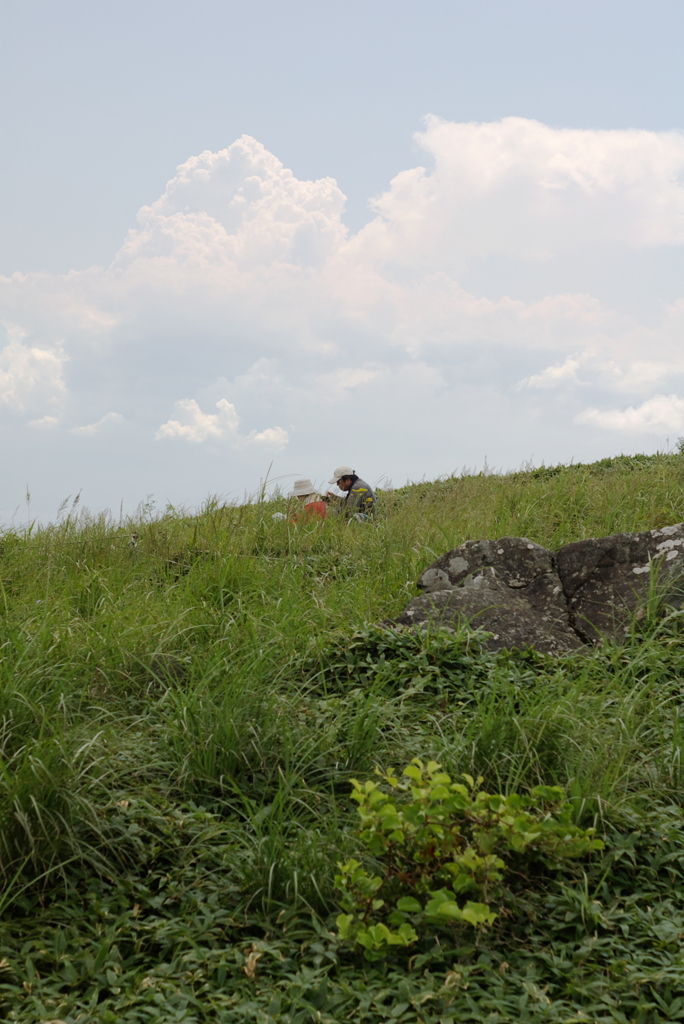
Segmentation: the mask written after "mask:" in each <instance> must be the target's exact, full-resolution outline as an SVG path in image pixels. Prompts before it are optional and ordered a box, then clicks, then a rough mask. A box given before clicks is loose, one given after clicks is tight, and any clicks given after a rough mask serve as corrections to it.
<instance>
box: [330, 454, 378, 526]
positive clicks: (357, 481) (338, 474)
mask: <svg viewBox="0 0 684 1024" xmlns="http://www.w3.org/2000/svg"><path fill="white" fill-rule="evenodd" d="M329 482H330V483H331V484H337V486H338V487H339V488H340V490H341V491H346V494H345V496H344V498H343V500H342V502H341V504H340V512H341V513H342V514H343V515H347V516H351V515H364V516H368V517H369V518H372V517H374V516H375V494H374V493H373V488H372V487H371V485H370V484H368V483H366V481H365V480H362V479H361V477H360V476H358V474H357V473H356V472H355V471H354V470H353V469H352V468H351V466H338V467H337V469H336V470H335V472H334V474H333V476H332V477H331V479H330V481H329ZM328 494H329V495H330V497H335V495H334V494H332V492H331V491H328Z"/></svg>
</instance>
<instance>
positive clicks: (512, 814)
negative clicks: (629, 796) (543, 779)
mask: <svg viewBox="0 0 684 1024" xmlns="http://www.w3.org/2000/svg"><path fill="white" fill-rule="evenodd" d="M379 774H381V777H382V780H383V782H384V783H385V784H386V786H387V787H389V792H387V791H386V789H384V788H383V787H382V784H381V783H378V782H373V781H372V780H368V781H366V782H364V783H360V782H357V781H356V780H353V787H354V789H353V792H352V799H354V800H356V802H357V803H358V805H359V806H358V812H359V816H360V818H361V826H362V827H361V831H360V836H359V838H360V839H361V842H362V843H363V844H364V846H365V847H366V849H367V850H368V852H369V853H370V854H371V856H372V857H373V858H374V859H375V860H376V861H378V862H380V864H381V865H382V869H383V873H382V874H373V873H372V872H370V871H368V870H367V869H366V868H365V867H363V865H362V864H361V863H360V862H359V861H358V860H355V859H351V860H348V861H346V863H343V864H340V865H339V867H340V874H339V875H337V876H336V878H335V885H336V888H337V889H339V890H340V892H341V893H342V904H343V907H344V909H345V910H346V911H347V913H343V914H340V915H339V917H338V918H337V926H338V928H339V934H340V937H341V938H342V939H346V940H350V941H351V942H353V943H357V944H359V945H361V946H363V948H364V950H365V952H366V955H368V956H369V957H370V958H374V957H376V956H378V955H383V954H384V953H386V952H387V950H388V948H389V947H390V946H409V945H411V944H412V943H414V942H416V941H417V940H418V938H419V937H420V935H421V934H424V933H426V931H427V932H429V931H430V930H434V929H435V928H437V929H440V928H443V927H449V926H453V925H463V924H466V925H470V926H472V927H475V928H483V927H485V926H487V925H490V924H492V923H493V922H494V920H495V919H496V917H497V916H498V914H497V912H496V911H494V910H492V907H491V902H492V901H493V900H498V901H499V902H501V900H502V897H503V896H504V891H503V887H502V885H501V882H502V880H503V878H504V874H505V873H506V871H507V870H509V868H510V867H511V863H507V861H506V860H504V859H503V857H504V856H507V857H508V858H509V861H512V860H514V859H516V858H517V859H518V860H520V859H521V858H524V859H525V860H527V861H529V860H541V861H542V862H543V863H544V864H545V865H547V866H549V867H552V868H556V867H559V866H560V865H561V863H562V862H563V861H565V860H568V859H569V858H574V857H580V856H582V855H583V854H585V853H588V852H589V851H591V850H600V849H603V843H602V842H601V840H600V839H595V838H593V836H594V829H581V828H579V827H577V826H576V825H573V824H572V808H571V805H570V804H569V803H567V802H565V801H564V798H563V790H562V789H560V788H559V787H557V786H537V787H536V788H534V789H533V790H532V791H531V793H530V795H529V796H528V797H524V796H520V795H519V794H517V793H512V794H510V795H509V796H504V795H502V794H491V793H485V792H483V791H482V790H480V789H479V788H478V787H479V785H480V783H481V782H482V779H478V780H477V782H476V781H475V780H474V779H473V778H472V777H471V776H469V775H464V776H463V778H464V779H465V783H466V785H464V784H463V783H462V782H452V780H451V777H450V776H449V775H447V774H446V773H445V772H443V771H441V770H440V765H438V764H437V762H436V761H429V762H428V763H427V765H424V764H423V762H422V761H420V760H419V759H418V758H414V759H413V761H412V762H411V764H409V765H408V767H406V768H405V769H404V772H403V777H402V779H401V780H399V779H398V778H396V777H395V776H394V775H392V774H390V773H387V774H382V773H379ZM395 794H396V795H395ZM397 798H398V799H397ZM471 893H473V894H475V895H478V896H481V897H482V899H483V900H484V901H485V902H474V901H472V900H467V901H466V902H465V903H464V902H463V896H465V895H467V894H471Z"/></svg>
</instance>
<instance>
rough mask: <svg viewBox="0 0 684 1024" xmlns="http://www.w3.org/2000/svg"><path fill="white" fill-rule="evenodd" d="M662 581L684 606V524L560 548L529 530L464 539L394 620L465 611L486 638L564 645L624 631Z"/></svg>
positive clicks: (448, 619) (448, 618)
mask: <svg viewBox="0 0 684 1024" xmlns="http://www.w3.org/2000/svg"><path fill="white" fill-rule="evenodd" d="M653 585H655V587H656V590H657V593H658V596H659V597H660V598H661V599H662V600H664V601H665V602H666V603H667V604H669V605H673V606H675V607H684V524H681V523H680V524H678V525H677V526H665V527H663V528H662V529H660V530H649V531H648V532H645V533H619V534H614V535H613V536H611V537H601V538H598V539H596V540H583V541H579V542H577V543H576V544H568V545H566V547H564V548H561V550H560V551H559V552H558V554H557V555H554V554H553V553H552V552H551V551H548V550H547V549H546V548H543V547H541V546H540V545H539V544H534V543H533V542H532V541H530V540H527V538H526V537H502V538H500V539H499V540H494V541H492V540H481V541H467V542H466V543H465V544H461V546H460V547H458V548H455V549H454V550H453V551H448V552H447V553H446V554H445V555H442V556H441V557H440V558H438V559H437V560H436V561H435V562H433V563H432V565H429V566H428V567H427V569H425V570H424V571H423V572H422V573H421V575H420V577H419V579H418V587H419V589H420V590H422V591H423V595H422V596H421V597H417V598H416V599H415V600H413V601H411V603H410V604H409V606H408V607H407V608H406V610H405V611H404V612H403V614H402V615H400V616H399V618H398V619H396V620H395V622H396V624H397V625H402V626H408V627H413V628H415V627H420V628H425V627H426V626H427V625H428V624H429V623H431V622H433V623H435V624H436V625H441V626H447V627H448V626H453V625H454V624H456V623H457V622H459V621H460V620H462V619H465V620H467V621H468V622H470V623H471V625H473V626H477V627H480V628H482V629H485V630H487V631H488V632H490V633H492V637H491V638H490V639H489V640H488V641H487V642H486V646H487V647H488V648H489V649H490V650H493V651H498V650H501V649H502V648H504V647H508V648H512V647H518V648H520V647H527V646H530V645H532V646H534V647H536V648H537V649H538V650H539V651H542V652H544V653H547V654H561V653H564V652H567V651H573V650H578V649H581V648H582V647H585V646H586V645H587V644H595V643H599V642H600V641H601V639H602V638H604V637H607V638H614V639H618V640H620V639H621V638H622V637H623V636H624V635H625V634H626V633H628V632H629V629H630V627H631V622H632V618H633V616H634V615H635V614H636V615H637V616H638V615H639V611H640V609H642V608H643V607H644V606H645V604H646V601H647V599H648V595H649V591H650V588H652V586H653Z"/></svg>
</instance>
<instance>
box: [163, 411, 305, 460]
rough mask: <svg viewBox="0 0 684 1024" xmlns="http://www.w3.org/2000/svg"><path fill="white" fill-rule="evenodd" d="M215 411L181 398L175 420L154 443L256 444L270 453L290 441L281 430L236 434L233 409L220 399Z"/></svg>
mask: <svg viewBox="0 0 684 1024" xmlns="http://www.w3.org/2000/svg"><path fill="white" fill-rule="evenodd" d="M216 408H217V409H218V412H217V413H205V412H202V410H201V409H200V407H199V405H198V403H197V402H196V401H195V399H194V398H183V399H181V400H180V401H179V402H176V405H175V409H176V414H177V416H178V418H177V419H170V420H167V422H166V423H163V424H162V425H161V426H160V427H159V429H158V430H157V433H156V434H155V440H157V441H161V440H164V439H165V438H182V439H184V440H185V441H192V442H194V443H195V444H201V443H202V442H203V441H230V442H232V444H233V446H234V447H244V446H245V445H249V444H256V445H261V446H263V447H265V448H270V449H272V450H273V451H282V449H283V448H284V447H285V445H286V444H287V443H288V441H289V436H288V433H287V431H286V430H283V428H282V427H267V428H266V430H261V431H256V430H252V431H251V432H250V433H249V434H247V435H246V436H243V435H241V434H240V432H239V425H240V420H239V417H238V414H237V412H236V409H235V406H234V405H232V404H231V403H230V402H228V401H227V400H226V399H225V398H221V399H219V401H218V402H217V403H216Z"/></svg>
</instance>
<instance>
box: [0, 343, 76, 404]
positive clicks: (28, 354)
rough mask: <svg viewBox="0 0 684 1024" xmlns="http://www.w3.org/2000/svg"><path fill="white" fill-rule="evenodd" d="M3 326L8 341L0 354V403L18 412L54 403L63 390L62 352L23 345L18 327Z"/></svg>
mask: <svg viewBox="0 0 684 1024" xmlns="http://www.w3.org/2000/svg"><path fill="white" fill-rule="evenodd" d="M4 326H5V329H6V331H7V336H8V342H7V344H6V345H5V347H4V348H3V349H2V351H0V404H3V405H5V406H9V407H10V408H11V409H14V410H17V411H19V412H23V411H24V410H25V409H32V408H34V407H36V406H37V405H40V404H41V403H44V404H45V403H47V404H51V405H55V404H58V403H59V401H60V400H61V399H62V397H63V396H64V391H65V385H64V358H65V357H64V354H63V352H62V351H61V350H56V351H55V350H50V349H46V348H39V347H38V346H34V345H26V344H24V339H25V338H26V333H25V332H24V331H22V330H21V328H19V327H17V326H16V325H13V324H7V323H5V325H4Z"/></svg>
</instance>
